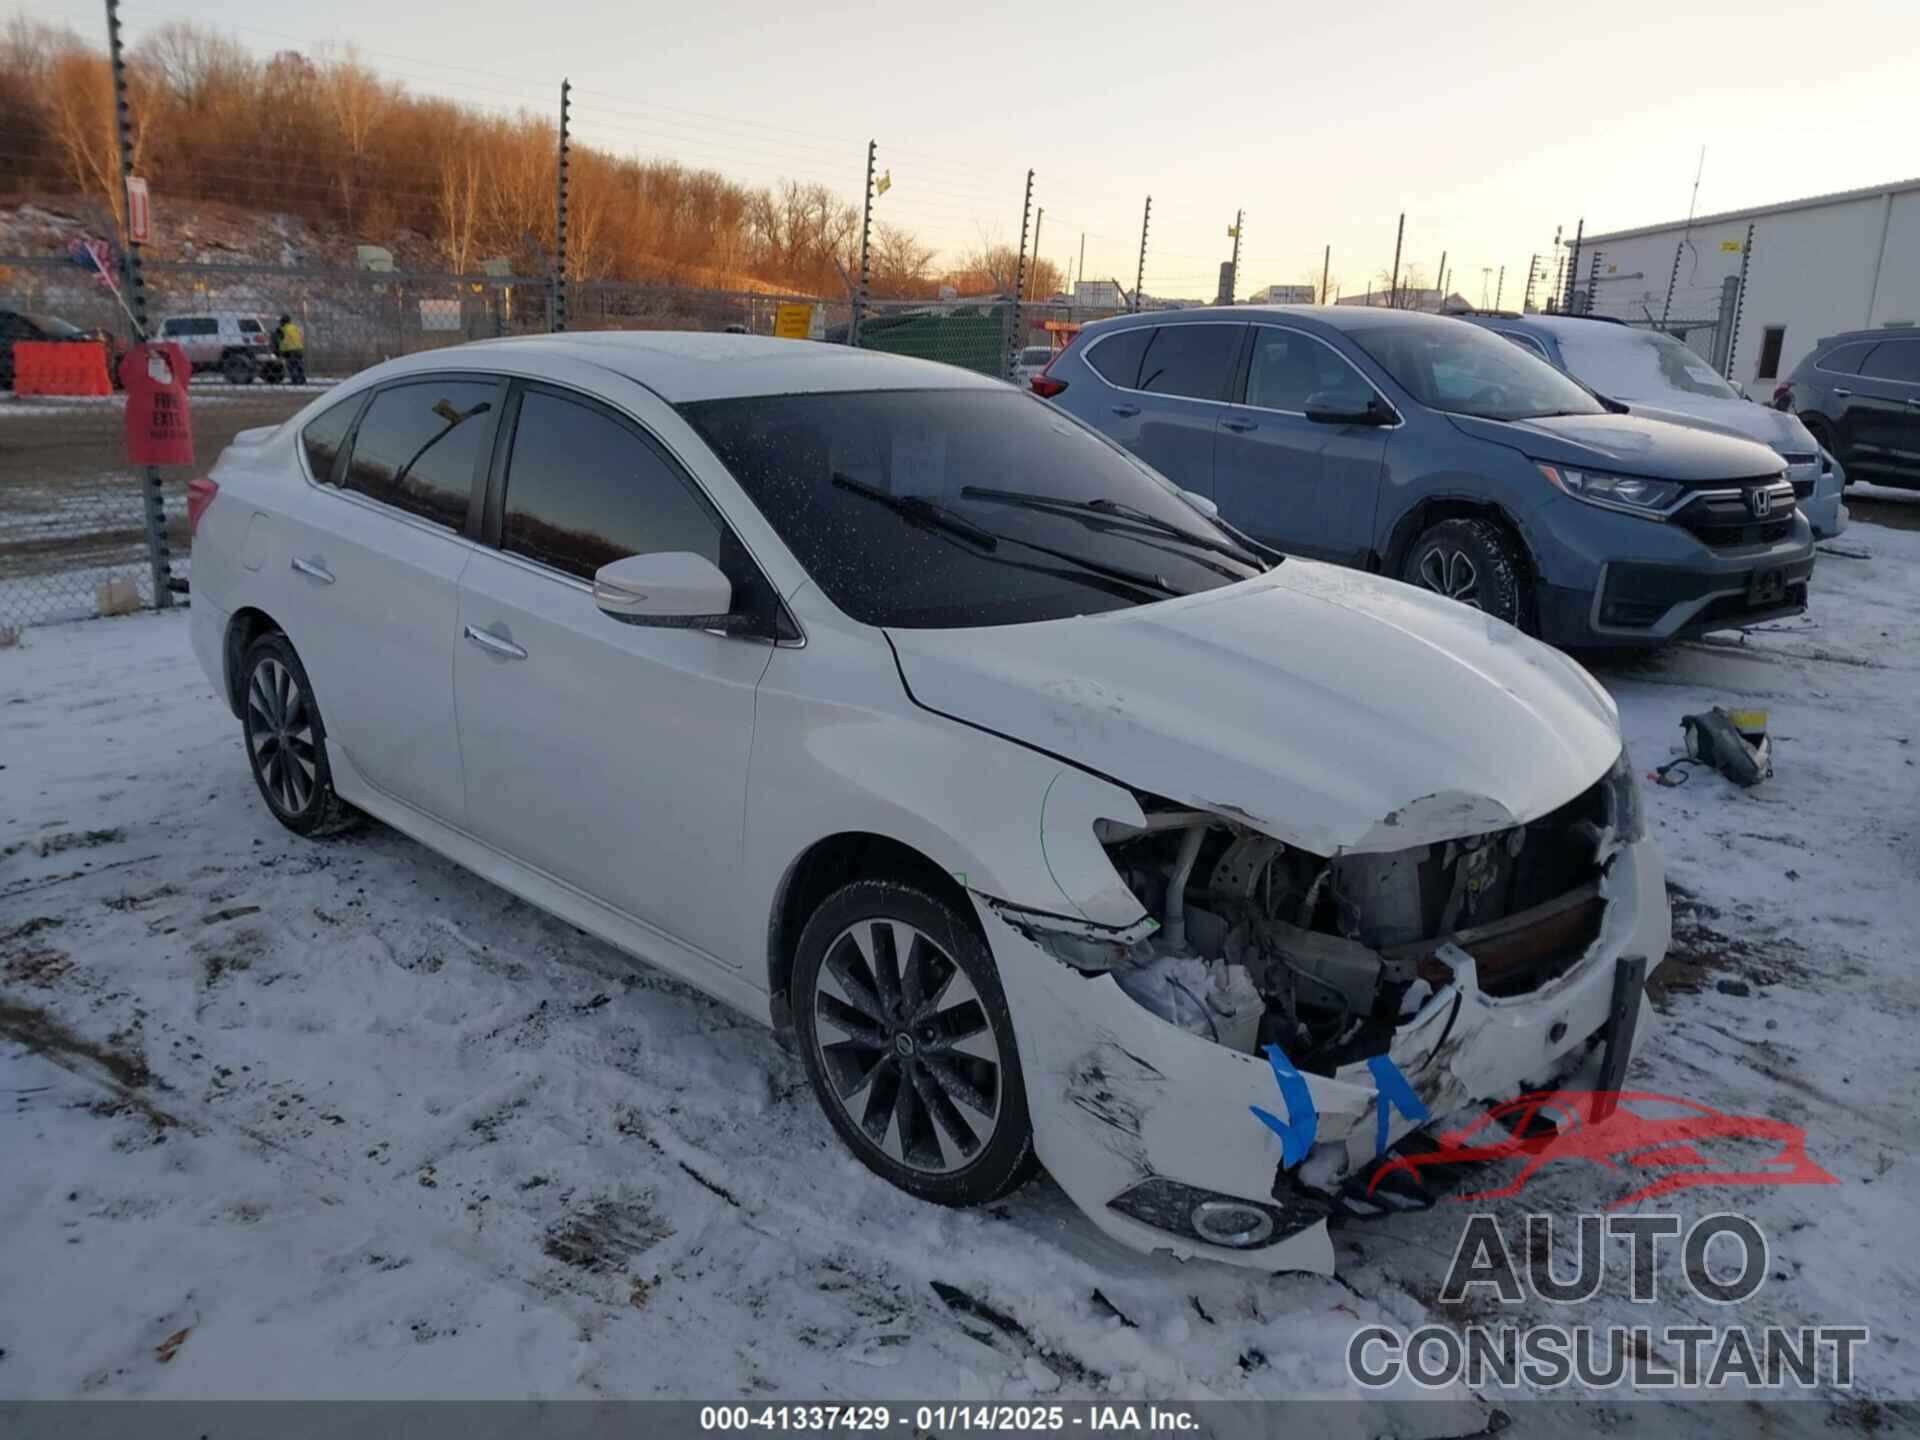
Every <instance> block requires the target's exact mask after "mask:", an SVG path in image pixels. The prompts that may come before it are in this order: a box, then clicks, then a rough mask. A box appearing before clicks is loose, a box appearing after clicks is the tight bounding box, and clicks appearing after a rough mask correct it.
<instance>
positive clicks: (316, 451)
mask: <svg viewBox="0 0 1920 1440" xmlns="http://www.w3.org/2000/svg"><path fill="white" fill-rule="evenodd" d="M365 398H366V397H365V396H364V395H355V396H354V397H353V398H352V399H351V400H342V401H341V402H340V403H339V404H338V405H333V406H330V407H328V408H327V409H325V410H322V411H321V412H320V413H319V414H318V415H316V416H315V417H314V418H313V419H312V420H309V421H308V422H307V427H306V429H304V430H302V431H301V432H300V444H301V446H302V447H303V448H304V449H305V450H306V452H307V468H308V469H309V470H310V471H312V472H313V478H314V479H316V480H318V481H319V482H320V483H321V484H322V485H325V484H327V483H328V482H329V481H330V480H331V479H332V478H333V462H334V460H335V458H336V457H337V456H338V455H339V454H340V448H341V446H343V445H345V444H346V443H347V431H348V430H350V429H352V428H353V417H354V416H355V415H356V414H358V413H359V411H360V402H361V401H362V400H364V399H365Z"/></svg>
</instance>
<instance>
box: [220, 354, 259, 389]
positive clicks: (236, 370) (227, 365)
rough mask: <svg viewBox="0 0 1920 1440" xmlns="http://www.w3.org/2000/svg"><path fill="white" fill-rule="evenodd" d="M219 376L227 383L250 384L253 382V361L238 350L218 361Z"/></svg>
mask: <svg viewBox="0 0 1920 1440" xmlns="http://www.w3.org/2000/svg"><path fill="white" fill-rule="evenodd" d="M220 378H221V379H223V380H225V381H226V382H227V383H228V384H229V385H251V384H252V383H253V361H251V360H249V359H248V358H247V357H246V356H245V355H242V354H240V353H239V352H238V351H236V352H234V353H233V354H231V355H229V356H227V358H226V359H224V360H222V361H221V362H220Z"/></svg>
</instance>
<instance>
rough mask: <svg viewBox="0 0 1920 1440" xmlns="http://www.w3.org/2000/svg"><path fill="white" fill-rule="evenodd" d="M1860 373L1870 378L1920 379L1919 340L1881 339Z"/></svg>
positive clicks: (1911, 380)
mask: <svg viewBox="0 0 1920 1440" xmlns="http://www.w3.org/2000/svg"><path fill="white" fill-rule="evenodd" d="M1860 373H1861V375H1862V376H1864V377H1866V378H1867V379H1870V380H1900V381H1906V382H1909V383H1911V382H1914V381H1920V340H1882V341H1881V342H1880V343H1879V344H1878V345H1876V346H1874V347H1873V353H1872V354H1870V355H1868V356H1867V358H1866V362H1865V363H1864V364H1863V365H1861V367H1860Z"/></svg>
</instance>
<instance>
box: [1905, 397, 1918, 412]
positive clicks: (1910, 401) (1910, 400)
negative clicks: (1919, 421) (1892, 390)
mask: <svg viewBox="0 0 1920 1440" xmlns="http://www.w3.org/2000/svg"><path fill="white" fill-rule="evenodd" d="M1907 403H1908V404H1909V405H1911V406H1913V407H1914V408H1915V409H1920V395H1909V396H1908V397H1907Z"/></svg>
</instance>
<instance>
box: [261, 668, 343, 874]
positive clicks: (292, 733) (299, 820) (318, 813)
mask: <svg viewBox="0 0 1920 1440" xmlns="http://www.w3.org/2000/svg"><path fill="white" fill-rule="evenodd" d="M240 666H241V675H242V683H243V685H244V687H245V688H244V689H243V690H242V691H241V700H240V726H241V732H242V733H243V734H244V735H245V737H246V742H247V759H248V760H249V762H251V764H252V766H253V781H254V784H256V785H258V786H259V787H260V797H261V798H262V799H263V800H265V801H266V802H267V808H268V809H269V810H271V811H272V812H273V818H274V819H276V820H278V821H279V822H280V823H281V824H282V825H284V826H286V827H287V828H288V829H289V830H291V831H293V832H294V834H296V835H305V836H308V837H317V836H321V835H330V834H332V833H333V832H335V831H337V830H341V829H344V828H345V827H346V826H347V825H349V824H351V823H352V821H353V820H354V818H355V815H356V812H355V811H354V810H352V809H351V808H349V807H348V805H347V803H346V802H345V801H344V800H342V799H341V798H340V797H339V795H338V794H336V793H335V791H334V788H333V771H332V769H331V767H329V766H328V764H327V726H326V722H325V721H324V720H322V719H321V718H320V704H319V701H317V700H316V699H315V698H314V694H313V685H312V682H310V681H309V680H308V679H307V671H306V667H305V666H303V665H302V664H301V663H300V657H299V656H298V655H296V654H295V653H294V649H293V646H292V645H291V644H290V643H289V642H288V640H287V637H286V636H285V635H282V634H280V633H279V632H278V631H275V632H272V633H270V634H266V635H262V636H261V637H260V638H259V639H258V640H255V641H254V642H253V644H252V645H250V646H248V647H247V652H246V654H245V655H244V656H242V657H241V661H240Z"/></svg>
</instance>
